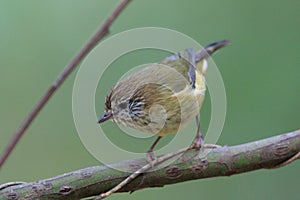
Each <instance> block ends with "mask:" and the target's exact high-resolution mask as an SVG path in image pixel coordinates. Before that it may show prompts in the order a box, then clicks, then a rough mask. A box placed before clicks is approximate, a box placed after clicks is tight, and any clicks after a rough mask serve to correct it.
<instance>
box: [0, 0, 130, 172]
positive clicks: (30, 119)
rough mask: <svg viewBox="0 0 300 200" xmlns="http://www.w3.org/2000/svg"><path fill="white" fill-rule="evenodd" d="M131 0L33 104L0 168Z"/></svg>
mask: <svg viewBox="0 0 300 200" xmlns="http://www.w3.org/2000/svg"><path fill="white" fill-rule="evenodd" d="M130 1H131V0H123V1H122V2H121V3H120V4H119V5H118V6H117V7H116V9H115V10H114V11H113V12H112V13H111V15H110V16H109V17H108V18H107V19H106V21H105V22H104V24H103V25H102V26H101V27H100V28H99V30H98V31H97V32H96V33H95V34H94V36H93V37H92V38H91V39H90V40H89V41H88V42H87V43H86V44H85V45H84V47H83V48H82V49H81V50H80V51H79V52H78V54H77V55H76V56H75V57H74V58H73V59H72V60H71V61H70V63H69V64H68V65H66V67H65V68H64V70H63V71H62V72H61V73H60V74H59V75H58V77H57V79H56V80H55V81H54V82H53V83H52V85H51V86H50V87H49V89H48V90H47V91H46V93H45V94H44V95H43V96H42V98H41V99H40V101H39V102H38V103H37V104H36V105H35V107H34V108H33V110H32V111H31V112H30V113H29V114H28V116H27V117H26V118H25V121H24V122H23V123H22V125H21V126H20V127H19V129H17V131H16V132H15V133H14V135H13V137H12V138H11V140H10V141H9V143H8V145H7V147H6V149H5V150H4V152H3V154H2V155H1V157H0V169H1V167H2V166H3V164H4V163H5V161H6V159H7V158H8V156H9V155H10V153H11V152H12V150H13V149H14V148H15V146H16V144H17V143H18V141H19V140H20V138H21V137H22V136H23V135H24V133H25V131H26V130H27V128H28V127H29V126H30V124H31V123H32V122H33V120H34V119H35V118H36V116H37V115H38V114H39V112H40V111H41V110H42V108H43V107H44V106H45V105H46V104H47V102H48V101H49V99H50V98H51V96H52V95H53V94H54V92H55V91H56V90H57V89H58V88H59V86H61V84H62V83H63V82H64V81H65V80H66V78H67V77H68V76H69V75H70V74H71V72H72V71H73V70H74V69H75V68H76V67H77V66H78V64H79V63H80V62H81V61H82V60H83V58H84V57H85V56H86V55H87V54H88V53H89V52H90V51H91V50H92V49H93V47H94V46H95V45H96V44H97V43H98V42H99V41H100V40H102V39H103V38H104V37H105V36H106V35H107V34H108V33H109V27H110V26H111V24H112V23H113V22H114V21H115V19H116V18H117V17H118V16H119V14H120V13H121V12H122V11H123V10H124V8H125V7H126V6H127V4H128V3H129V2H130Z"/></svg>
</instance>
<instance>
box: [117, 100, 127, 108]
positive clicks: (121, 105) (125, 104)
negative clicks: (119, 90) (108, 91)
mask: <svg viewBox="0 0 300 200" xmlns="http://www.w3.org/2000/svg"><path fill="white" fill-rule="evenodd" d="M119 108H121V109H125V108H127V103H126V102H122V103H120V104H119Z"/></svg>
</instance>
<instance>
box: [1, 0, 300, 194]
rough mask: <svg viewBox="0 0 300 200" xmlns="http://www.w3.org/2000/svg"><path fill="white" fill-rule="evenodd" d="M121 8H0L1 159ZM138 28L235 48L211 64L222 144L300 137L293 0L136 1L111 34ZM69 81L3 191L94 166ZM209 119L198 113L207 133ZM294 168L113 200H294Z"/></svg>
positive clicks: (68, 2)
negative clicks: (218, 77) (216, 77)
mask: <svg viewBox="0 0 300 200" xmlns="http://www.w3.org/2000/svg"><path fill="white" fill-rule="evenodd" d="M118 2H119V1H116V0H110V1H108V0H106V1H103V0H102V1H96V0H89V1H79V0H63V1H62V0H52V1H39V0H27V1H21V0H19V1H10V0H2V1H0V44H1V45H0V65H1V68H0V92H1V103H0V121H1V122H0V123H1V133H0V150H1V152H2V150H3V149H4V147H5V146H6V144H7V142H8V141H9V139H10V138H11V135H12V133H13V132H14V131H15V130H16V128H17V127H18V126H19V125H20V123H21V122H22V121H23V119H24V117H25V116H26V115H27V113H28V112H29V111H30V110H31V108H32V107H33V105H34V104H35V103H36V102H37V101H38V99H39V98H40V96H41V95H42V94H43V93H44V91H45V90H46V89H47V88H48V86H49V84H50V83H51V82H52V81H53V80H54V79H55V77H56V76H57V74H58V73H59V72H60V71H61V70H62V68H63V66H65V65H66V64H67V63H68V61H69V60H70V59H71V58H72V57H73V56H74V55H75V53H76V52H77V51H78V50H79V49H80V47H82V45H83V44H84V43H85V42H86V41H87V39H88V38H89V37H90V36H91V34H92V33H94V32H95V30H96V29H97V27H98V26H99V25H100V24H101V23H102V22H103V20H104V18H105V17H106V16H107V15H108V14H109V13H110V11H111V10H112V9H113V8H114V7H115V6H116V4H117V3H118ZM145 26H157V27H165V28H170V29H174V30H177V31H180V32H182V33H184V34H187V35H189V36H190V37H192V38H194V39H195V40H197V41H198V42H199V43H200V44H202V45H205V44H207V43H209V42H212V41H215V40H220V39H225V38H226V39H230V40H232V45H231V46H230V47H228V48H226V49H224V50H222V52H220V53H219V54H218V55H216V56H214V61H215V62H216V63H217V65H218V67H219V70H220V71H221V73H222V76H223V79H224V83H225V87H226V92H227V100H228V104H227V118H226V123H225V127H224V130H223V133H222V135H221V137H220V139H219V144H222V145H225V144H227V145H234V144H240V143H245V142H249V141H254V140H258V139H262V138H266V137H270V136H274V135H277V134H280V133H283V132H288V131H292V130H295V129H298V128H300V123H299V121H300V120H299V119H300V112H299V110H300V104H299V102H300V89H299V85H300V79H299V77H300V56H299V53H300V45H299V42H300V41H299V35H300V1H299V0H287V1H279V0H273V1H259V0H253V1H240V0H223V1H221V0H218V1H217V0H202V1H199V0H189V1H180V0H165V1H159V0H152V1H146V0H139V1H133V2H132V3H131V4H130V5H129V6H128V8H127V9H126V10H125V11H124V12H123V13H122V14H121V16H120V17H119V18H118V19H117V21H116V22H115V23H114V24H113V26H112V27H111V33H110V34H111V35H113V34H115V33H118V32H121V31H124V30H127V29H131V28H136V27H145ZM174 42H176V41H174ZM112 48H113V47H112ZM162 55H163V56H165V53H162V54H160V53H157V52H156V53H149V54H148V53H147V52H146V51H145V52H142V53H141V52H140V53H137V54H136V55H135V56H134V58H135V59H134V60H133V59H125V60H124V63H120V62H117V63H118V64H123V65H124V67H126V68H122V69H123V70H124V71H125V72H126V70H129V69H130V66H132V65H133V66H135V65H136V64H137V63H143V61H144V60H146V61H147V62H148V61H159V60H161V59H162V58H163V56H162ZM129 58H130V56H129ZM109 76H111V79H109V80H110V82H107V85H105V86H104V87H105V89H103V91H107V90H108V89H109V88H110V87H111V86H112V85H113V83H114V82H115V81H116V80H117V79H118V78H119V77H116V75H115V74H114V73H108V72H107V77H109ZM118 76H119V75H118ZM120 76H121V75H120ZM74 77H75V73H73V74H72V75H71V77H70V78H68V80H67V81H66V82H65V83H64V85H63V86H62V87H61V88H60V89H59V91H58V92H57V93H56V95H55V96H54V97H53V98H52V99H51V101H50V102H49V104H47V106H46V108H45V109H44V110H43V111H42V112H41V113H40V115H39V117H38V118H37V119H36V120H35V122H34V123H33V125H32V126H31V127H30V128H29V130H28V131H27V133H26V134H25V136H24V137H23V138H22V140H21V142H20V143H19V145H18V146H17V148H16V149H15V150H14V152H13V154H12V155H11V156H10V158H9V160H8V161H7V163H6V164H5V166H4V167H3V168H2V169H1V171H0V183H5V182H9V181H34V180H39V179H44V178H49V177H52V176H55V175H58V174H62V173H64V172H69V171H72V170H76V169H80V168H83V167H88V166H92V165H98V164H99V162H98V161H97V160H96V159H94V158H93V157H92V156H91V155H90V154H89V153H88V152H87V150H86V149H85V148H84V147H83V145H82V144H81V142H80V140H79V137H78V135H77V132H76V130H75V126H74V122H73V117H72V86H73V81H74ZM99 95H100V97H101V98H102V99H101V102H100V103H99V105H97V107H98V108H99V109H102V103H103V99H104V96H105V95H106V94H105V93H102V92H101V93H100V94H99ZM209 106H210V105H209V101H207V102H205V105H204V108H203V111H204V112H207V111H209ZM101 112H102V110H100V111H99V113H101ZM207 116H209V114H208V115H207ZM207 116H206V115H204V114H203V113H202V119H203V124H204V129H205V126H207V123H208V121H209V117H207ZM114 134H118V133H114ZM116 138H117V137H116ZM104 151H105V150H104ZM299 167H300V162H299V161H298V162H295V163H293V164H291V165H289V166H287V167H284V168H282V169H276V170H260V171H254V172H250V173H246V174H241V175H235V176H232V177H221V178H212V179H207V180H197V181H191V182H185V183H180V184H176V185H171V186H166V187H164V188H158V189H144V190H142V191H138V192H136V193H134V194H132V195H129V194H115V195H113V196H112V197H110V199H157V198H159V199H163V198H167V199H170V198H172V199H173V200H176V199H183V198H186V197H187V196H188V197H189V198H190V199H196V198H197V199H200V198H201V199H220V198H222V199H231V200H239V199H273V200H276V199H283V198H284V199H298V198H299V184H300V181H299Z"/></svg>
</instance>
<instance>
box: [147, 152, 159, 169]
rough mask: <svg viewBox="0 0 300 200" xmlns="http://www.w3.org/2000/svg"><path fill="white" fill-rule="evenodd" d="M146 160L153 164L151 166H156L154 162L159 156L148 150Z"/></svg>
mask: <svg viewBox="0 0 300 200" xmlns="http://www.w3.org/2000/svg"><path fill="white" fill-rule="evenodd" d="M146 160H147V162H148V163H149V164H150V165H151V167H153V166H154V162H155V161H156V160H157V157H156V156H155V155H154V153H153V151H150V150H149V151H147V154H146Z"/></svg>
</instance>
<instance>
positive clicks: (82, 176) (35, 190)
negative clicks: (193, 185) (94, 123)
mask: <svg viewBox="0 0 300 200" xmlns="http://www.w3.org/2000/svg"><path fill="white" fill-rule="evenodd" d="M299 152H300V130H298V131H294V132H291V133H286V134H282V135H278V136H274V137H271V138H267V139H263V140H259V141H255V142H251V143H246V144H242V145H237V146H225V147H221V148H216V149H213V150H212V151H211V152H210V153H209V154H208V155H207V156H206V157H204V158H199V157H198V156H196V157H195V151H194V150H189V151H188V152H186V154H184V156H182V157H181V158H180V159H178V160H177V161H175V162H174V163H172V164H171V165H169V166H166V167H164V168H161V169H159V170H157V171H152V172H147V173H143V174H141V175H140V176H138V177H137V178H136V179H134V180H132V181H131V182H130V183H129V184H127V185H126V186H125V187H123V188H122V189H121V190H120V191H118V192H133V191H136V190H139V189H143V188H147V187H162V186H164V185H168V184H174V183H179V182H184V181H189V180H195V179H203V178H209V177H217V176H230V175H233V174H239V173H244V172H248V171H253V170H257V169H262V168H267V169H270V168H276V167H278V166H281V164H282V163H285V164H289V163H290V161H291V160H290V158H292V157H293V158H294V159H292V161H294V160H295V159H297V158H299ZM296 155H297V157H295V156H296ZM145 164H147V162H146V160H145V159H144V158H140V159H135V160H128V161H122V162H119V163H114V164H111V165H108V166H94V167H88V168H85V169H80V170H77V171H74V172H70V173H66V174H63V175H60V176H56V177H53V178H49V179H45V180H40V181H36V182H31V183H23V182H13V183H6V184H3V185H1V186H0V200H7V199H80V198H85V197H91V196H95V195H98V194H100V193H103V192H105V191H108V190H109V189H111V188H113V187H114V186H116V185H117V184H119V183H120V182H121V181H123V180H124V179H125V178H127V177H128V176H129V175H130V173H128V172H122V171H118V170H115V169H113V168H114V167H116V166H118V168H119V169H120V168H121V169H132V170H133V171H134V170H137V169H139V168H141V167H142V166H144V165H145ZM124 171H126V170H124Z"/></svg>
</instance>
